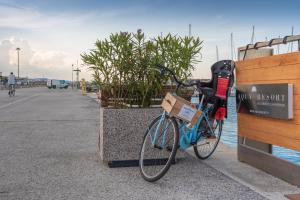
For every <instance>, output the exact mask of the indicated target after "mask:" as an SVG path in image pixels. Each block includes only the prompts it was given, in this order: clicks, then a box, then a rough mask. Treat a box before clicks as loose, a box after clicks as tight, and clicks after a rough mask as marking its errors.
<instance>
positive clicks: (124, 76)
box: [81, 29, 202, 108]
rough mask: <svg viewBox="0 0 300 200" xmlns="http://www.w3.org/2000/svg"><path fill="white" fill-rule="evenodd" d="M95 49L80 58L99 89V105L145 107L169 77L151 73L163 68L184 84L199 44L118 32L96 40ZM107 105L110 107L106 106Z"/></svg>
mask: <svg viewBox="0 0 300 200" xmlns="http://www.w3.org/2000/svg"><path fill="white" fill-rule="evenodd" d="M95 46H96V48H95V49H93V50H90V51H89V52H85V53H83V54H82V55H81V57H82V60H83V62H84V63H85V64H86V65H88V66H89V69H90V70H92V72H93V78H94V83H96V84H97V85H98V86H99V87H100V89H101V100H102V101H103V105H104V104H106V105H111V106H113V107H115V108H123V107H132V106H133V105H137V106H138V107H149V106H150V105H151V104H152V103H153V101H152V100H153V99H154V98H155V97H156V96H157V94H160V93H161V91H162V89H163V85H165V84H166V83H168V82H169V77H166V76H161V75H160V74H159V72H158V71H156V70H154V69H153V66H154V65H155V63H160V64H164V65H165V66H168V67H169V68H170V69H172V70H173V71H174V72H175V73H176V75H177V76H178V77H179V78H180V79H182V80H186V79H188V78H189V77H190V76H191V73H192V71H193V70H194V67H193V64H196V63H197V62H199V54H200V51H201V48H202V41H201V40H200V39H199V38H198V37H196V38H195V37H179V36H176V35H171V34H168V35H166V36H158V37H155V38H152V39H147V38H146V36H145V34H144V33H143V32H142V31H141V30H140V29H139V30H138V31H137V33H128V32H120V33H114V34H111V35H110V36H109V37H108V38H106V39H103V40H97V41H96V43H95ZM109 102H110V104H109Z"/></svg>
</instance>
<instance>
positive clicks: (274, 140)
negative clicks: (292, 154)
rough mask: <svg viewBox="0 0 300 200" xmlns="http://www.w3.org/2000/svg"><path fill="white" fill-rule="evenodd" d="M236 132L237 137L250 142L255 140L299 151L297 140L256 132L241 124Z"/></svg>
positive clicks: (299, 144)
mask: <svg viewBox="0 0 300 200" xmlns="http://www.w3.org/2000/svg"><path fill="white" fill-rule="evenodd" d="M238 132H239V136H244V137H246V138H249V139H252V140H257V141H261V142H264V143H268V144H274V145H278V146H282V147H286V148H289V149H294V150H296V151H300V140H297V139H291V138H288V137H284V136H281V135H276V134H270V133H265V132H263V131H261V130H260V131H259V132H258V130H255V129H249V128H244V127H242V125H241V124H239V125H238Z"/></svg>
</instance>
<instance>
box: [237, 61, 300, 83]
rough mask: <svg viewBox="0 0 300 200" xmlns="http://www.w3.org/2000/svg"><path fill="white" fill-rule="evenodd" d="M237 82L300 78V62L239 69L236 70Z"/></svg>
mask: <svg viewBox="0 0 300 200" xmlns="http://www.w3.org/2000/svg"><path fill="white" fill-rule="evenodd" d="M236 77H237V83H239V82H246V81H247V82H250V81H251V82H253V81H266V80H267V81H271V80H282V79H287V80H292V79H300V64H294V65H286V66H275V67H271V68H263V67H261V68H257V69H249V70H243V71H240V70H239V69H238V68H237V70H236Z"/></svg>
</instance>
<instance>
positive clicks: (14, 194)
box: [0, 88, 265, 200]
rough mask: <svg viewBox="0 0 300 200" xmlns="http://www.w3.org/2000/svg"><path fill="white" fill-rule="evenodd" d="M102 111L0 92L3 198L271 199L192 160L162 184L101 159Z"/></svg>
mask: <svg viewBox="0 0 300 200" xmlns="http://www.w3.org/2000/svg"><path fill="white" fill-rule="evenodd" d="M98 127H99V113H98V104H97V103H96V102H95V101H94V100H92V99H91V98H89V97H84V96H81V95H80V93H79V92H78V91H72V90H70V89H68V90H64V89H63V90H59V89H57V90H49V89H47V88H33V89H19V90H17V91H16V96H15V97H8V95H7V91H0V199H1V200H8V199H9V200H17V199H25V200H27V199H28V200H32V199H55V200H57V199H72V200H73V199H84V200H86V199H185V200H187V199H222V200H223V199H265V198H264V197H262V196H260V195H259V194H257V193H256V192H254V191H252V190H251V189H249V188H248V187H245V186H243V185H241V184H240V183H238V182H236V181H234V180H232V179H230V178H228V177H227V176H225V175H223V174H222V173H220V172H219V171H216V170H215V169H213V168H211V167H209V166H208V165H206V164H204V163H202V162H201V161H199V160H197V159H195V158H193V157H188V158H186V159H185V160H183V161H181V162H179V163H177V164H176V165H174V166H172V167H171V169H170V171H169V172H168V173H167V175H166V176H165V177H164V178H163V179H161V180H160V181H158V182H156V183H148V182H145V181H144V180H143V179H142V178H141V177H140V174H139V171H138V168H135V167H133V168H115V169H110V168H108V167H106V166H104V165H103V164H102V163H101V162H100V161H99V158H98V154H97V148H98V147H97V145H98V142H97V141H98Z"/></svg>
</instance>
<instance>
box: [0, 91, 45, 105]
mask: <svg viewBox="0 0 300 200" xmlns="http://www.w3.org/2000/svg"><path fill="white" fill-rule="evenodd" d="M36 96H39V94H35V95H31V96H29V97H23V98H21V99H18V100H16V101H13V102H11V103H7V104H5V105H2V106H0V109H2V108H6V107H8V106H10V105H13V104H16V103H19V102H21V101H25V100H28V99H31V98H33V97H36Z"/></svg>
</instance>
